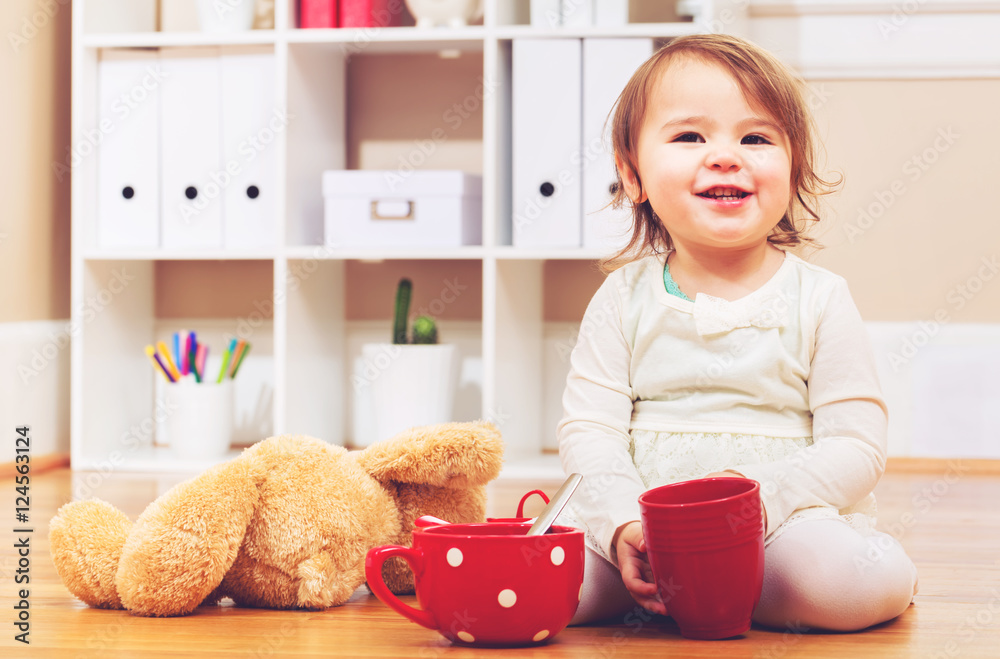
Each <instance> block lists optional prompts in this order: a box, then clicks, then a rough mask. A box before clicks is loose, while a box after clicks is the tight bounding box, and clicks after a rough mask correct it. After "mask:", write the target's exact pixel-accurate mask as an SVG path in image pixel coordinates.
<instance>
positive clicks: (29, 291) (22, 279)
mask: <svg viewBox="0 0 1000 659" xmlns="http://www.w3.org/2000/svg"><path fill="white" fill-rule="evenodd" d="M52 4H53V5H55V7H56V9H55V11H54V13H53V14H52V15H51V16H48V15H46V14H45V13H43V12H41V11H40V3H39V2H37V0H4V2H3V3H0V27H2V29H0V35H2V36H3V44H2V47H0V81H3V87H4V93H3V101H2V102H0V126H2V127H3V128H2V130H0V136H2V137H0V140H2V143H0V153H2V154H3V158H2V161H0V181H2V182H3V184H2V188H0V190H2V202H0V208H2V210H0V282H2V283H0V322H16V321H29V320H51V319H58V318H69V313H70V311H69V246H70V240H69V227H70V223H69V176H63V177H62V180H61V181H60V180H59V179H58V178H57V176H56V175H55V174H54V173H53V163H54V162H64V161H65V157H66V148H67V146H68V145H69V119H70V77H69V73H70V5H69V4H68V3H66V4H59V3H52ZM33 17H34V18H35V22H36V23H37V24H38V25H39V26H40V27H37V28H36V27H35V26H34V25H32V24H31V23H25V21H30V20H31V19H32V18H33ZM26 26H27V27H26ZM12 34H13V35H15V36H16V38H15V39H14V40H13V41H12V40H11V35H12ZM22 35H25V36H24V37H22ZM22 38H23V39H24V40H23V42H22V41H21V39H22Z"/></svg>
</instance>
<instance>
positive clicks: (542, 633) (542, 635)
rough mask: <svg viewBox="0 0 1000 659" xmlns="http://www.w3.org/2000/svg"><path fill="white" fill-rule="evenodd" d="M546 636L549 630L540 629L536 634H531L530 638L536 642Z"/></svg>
mask: <svg viewBox="0 0 1000 659" xmlns="http://www.w3.org/2000/svg"><path fill="white" fill-rule="evenodd" d="M548 637H549V630H547V629H543V630H542V631H540V632H538V633H537V634H535V635H534V636H532V637H531V640H532V641H534V642H535V643H537V642H538V641H541V640H544V639H546V638H548Z"/></svg>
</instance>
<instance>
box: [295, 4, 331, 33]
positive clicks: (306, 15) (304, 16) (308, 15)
mask: <svg viewBox="0 0 1000 659" xmlns="http://www.w3.org/2000/svg"><path fill="white" fill-rule="evenodd" d="M299 27H305V28H308V27H337V0H299Z"/></svg>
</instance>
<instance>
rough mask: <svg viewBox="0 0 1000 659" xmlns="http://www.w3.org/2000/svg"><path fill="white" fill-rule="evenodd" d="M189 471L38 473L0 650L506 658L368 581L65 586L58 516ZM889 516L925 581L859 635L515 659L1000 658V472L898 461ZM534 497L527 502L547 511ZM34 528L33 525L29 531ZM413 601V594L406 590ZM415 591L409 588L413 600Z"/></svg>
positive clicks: (4, 488) (636, 629) (131, 508)
mask: <svg viewBox="0 0 1000 659" xmlns="http://www.w3.org/2000/svg"><path fill="white" fill-rule="evenodd" d="M182 478H183V477H181V476H172V475H158V476H141V475H134V474H128V475H126V474H114V473H112V474H103V475H102V474H99V473H95V472H90V473H86V472H72V471H69V470H66V469H60V470H54V471H51V472H47V473H45V474H39V475H33V476H32V480H31V503H32V511H31V516H32V517H31V522H32V524H31V527H33V528H34V529H35V530H34V533H33V534H32V537H31V541H30V545H31V554H30V560H31V564H30V578H31V583H30V591H31V596H30V606H31V608H30V611H31V618H30V623H31V634H30V639H31V645H30V646H24V645H23V644H21V643H17V642H15V641H14V635H15V634H16V633H17V632H16V630H15V628H14V626H13V624H12V623H13V621H14V609H13V606H14V604H15V603H16V601H17V599H18V598H17V597H16V595H17V590H18V589H19V588H20V587H21V586H18V585H16V584H15V583H14V577H15V576H16V574H17V573H16V570H17V569H18V560H19V556H18V555H17V550H16V549H15V548H14V543H15V542H16V537H15V534H14V533H13V532H12V530H13V529H14V528H16V526H17V525H16V524H13V523H11V522H5V523H4V524H3V530H2V532H0V533H2V537H3V538H4V540H3V543H2V546H0V576H2V579H0V583H2V586H0V610H2V611H3V612H4V613H3V615H2V617H0V629H2V630H3V635H2V637H0V656H2V657H4V658H5V659H6V658H7V657H10V658H11V659H15V658H18V657H44V658H46V659H48V658H53V659H61V658H63V657H72V658H74V659H76V658H81V659H82V658H91V657H93V658H95V659H96V658H98V657H100V658H101V659H105V658H117V657H144V658H145V657H150V658H157V657H195V656H201V655H206V656H208V655H220V656H228V657H245V658H248V659H249V658H253V659H256V658H257V657H314V656H315V657H320V656H323V657H330V656H336V657H401V658H406V659H414V658H420V659H423V658H434V657H445V656H446V657H449V658H450V657H455V658H460V659H461V658H466V657H486V656H496V655H497V654H498V652H497V651H496V650H483V649H472V648H464V647H458V646H452V645H450V644H449V643H448V642H447V641H446V640H444V639H443V638H442V637H440V636H438V635H437V634H436V633H435V632H433V631H430V630H427V629H424V628H422V627H419V626H417V625H415V624H413V623H411V622H409V621H407V620H405V619H403V618H402V617H400V616H398V615H396V614H395V613H393V612H392V611H390V610H389V609H388V608H387V607H385V606H384V605H383V604H382V603H381V602H379V601H378V600H377V599H376V598H374V597H373V596H372V595H370V594H369V593H368V591H367V590H366V589H365V588H361V589H359V590H358V591H357V592H356V593H355V594H354V596H353V597H352V598H351V600H350V601H349V602H348V603H347V604H345V605H344V606H342V607H338V608H334V609H329V610H326V611H319V612H315V611H314V612H305V611H270V610H258V609H241V608H238V607H235V606H232V605H228V606H226V605H223V606H211V607H202V608H200V609H198V611H197V612H196V614H195V615H193V616H188V617H184V618H168V619H151V618H137V617H133V616H130V615H129V614H128V613H125V612H121V611H103V610H96V609H90V608H88V607H86V606H85V605H83V604H82V603H81V602H79V601H78V600H76V599H75V598H73V597H72V596H71V595H70V594H69V592H68V591H66V589H65V588H64V587H63V586H62V584H61V582H60V581H59V578H58V575H57V574H56V572H55V568H54V567H53V565H52V563H51V561H50V559H49V556H48V542H47V538H46V536H47V523H48V520H49V519H51V517H52V516H53V515H54V513H55V511H56V509H57V508H58V507H59V506H60V505H61V504H63V503H65V502H67V501H70V500H72V499H75V498H86V497H89V496H96V497H99V498H101V499H104V500H106V501H109V502H111V503H113V504H114V505H116V506H118V507H119V508H121V509H122V510H123V511H124V512H125V513H126V514H128V515H129V516H130V517H132V518H133V519H134V518H135V517H136V516H137V515H138V514H139V513H140V512H141V511H142V510H143V509H144V508H145V507H146V506H147V505H148V504H149V503H150V502H151V501H152V500H153V499H155V498H156V497H157V496H158V495H159V494H162V493H163V492H165V491H166V490H168V489H169V488H170V487H172V486H173V485H174V484H175V483H176V482H179V480H182ZM558 485H559V483H541V484H527V483H523V484H522V483H516V484H497V485H496V486H495V487H493V488H491V490H490V491H491V499H490V512H489V514H491V515H493V516H512V515H513V514H514V510H515V508H516V506H517V500H518V498H520V495H521V494H523V493H524V492H526V491H528V490H529V489H532V488H533V487H537V486H542V487H543V489H545V490H546V491H547V492H549V493H550V494H551V493H552V492H553V491H554V490H555V489H556V487H557V486H558ZM14 487H15V484H14V482H13V481H12V480H11V479H4V480H0V510H3V511H9V512H6V513H3V514H2V515H0V516H2V517H6V518H7V519H12V516H13V508H14V497H15V492H14ZM877 495H878V498H879V507H880V512H879V528H880V529H882V530H885V531H887V532H890V533H892V534H893V535H894V536H896V537H897V538H899V539H900V541H901V542H902V543H903V545H904V547H905V548H906V549H907V551H908V552H909V553H910V555H911V556H912V557H913V559H914V561H915V562H916V563H917V566H918V568H919V570H920V593H919V594H918V595H917V597H916V599H915V604H914V605H912V606H911V607H910V608H909V609H908V610H907V611H906V612H905V613H904V614H903V615H902V616H900V617H899V618H897V619H896V620H893V621H890V622H888V623H885V624H883V625H880V626H878V627H876V628H873V629H870V630H867V631H865V632H862V633H855V634H828V633H815V632H811V631H808V630H801V629H790V630H769V629H763V628H757V627H755V628H754V629H752V630H751V631H750V632H749V633H747V634H746V635H745V636H743V637H740V638H737V639H731V640H726V641H716V642H705V641H689V640H686V639H683V638H681V637H680V636H679V635H678V633H677V629H676V627H675V626H674V625H673V623H672V622H671V621H669V620H668V619H662V618H655V619H652V620H648V621H643V620H641V619H640V618H638V617H637V618H636V619H635V620H634V622H633V624H631V625H617V626H604V627H581V628H570V629H566V630H564V631H563V632H562V633H561V634H559V635H558V636H557V637H556V638H554V639H553V640H552V641H551V642H549V643H548V644H546V645H543V646H539V647H534V648H520V649H510V650H504V651H502V654H503V655H504V656H508V655H509V656H516V657H574V658H575V657H593V658H595V659H598V658H600V659H610V658H612V657H614V658H622V659H631V658H636V659H638V658H640V657H641V658H643V659H646V658H648V657H654V656H670V657H710V656H719V655H722V656H731V657H748V658H749V657H753V658H756V659H762V658H767V659H780V658H781V657H794V656H802V657H816V658H819V659H825V658H830V659H833V658H837V659H840V658H842V657H851V658H852V659H863V658H865V657H880V658H883V657H930V658H938V657H940V658H944V657H962V658H964V657H997V656H1000V651H998V650H996V649H995V648H996V647H997V646H998V645H1000V560H998V559H1000V504H998V502H1000V475H997V474H996V473H992V474H991V473H989V472H988V471H984V470H982V469H979V468H975V469H974V468H969V467H968V466H967V465H964V464H963V463H962V462H961V461H952V462H940V463H933V470H932V471H926V470H925V471H915V470H914V469H913V468H912V466H910V467H908V468H907V469H902V470H898V471H890V473H888V474H887V475H886V476H885V477H884V478H883V480H882V482H881V483H880V484H879V487H878V490H877ZM541 505H542V502H541V500H540V499H539V498H538V497H534V498H533V500H531V501H529V503H528V505H527V506H526V511H525V512H526V514H528V515H533V514H537V511H538V509H539V508H540V507H541ZM22 535H23V534H22ZM404 599H406V598H404ZM412 599H413V598H409V600H410V603H413V602H412Z"/></svg>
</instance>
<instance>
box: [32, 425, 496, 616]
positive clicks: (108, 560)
mask: <svg viewBox="0 0 1000 659" xmlns="http://www.w3.org/2000/svg"><path fill="white" fill-rule="evenodd" d="M502 460H503V442H502V440H501V438H500V433H499V432H498V431H497V430H496V428H494V427H493V426H492V425H491V424H489V423H486V422H474V423H451V424H443V425H438V426H426V427H422V428H414V429H412V430H410V431H407V432H404V433H401V434H400V435H398V436H396V437H395V438H393V439H391V440H388V441H385V442H380V443H377V444H373V445H372V446H370V447H368V448H367V449H365V450H363V451H357V452H349V451H347V450H346V449H344V448H341V447H338V446H331V445H329V444H327V443H326V442H323V441H320V440H318V439H313V438H310V437H305V436H301V435H297V436H292V435H282V436H280V437H271V438H269V439H266V440H264V441H262V442H260V443H258V444H256V445H254V446H252V447H251V448H248V449H246V450H245V451H243V453H242V454H241V455H240V456H239V457H237V458H235V459H233V460H231V461H229V462H227V463H225V464H221V465H218V466H216V467H214V468H212V469H210V470H209V471H207V472H205V473H203V474H201V475H200V476H198V477H196V478H194V479H192V480H189V481H186V482H184V483H180V484H179V485H177V486H175V487H174V488H172V489H171V490H169V491H168V492H166V493H165V494H163V495H162V496H160V497H159V498H158V499H157V500H156V501H154V502H153V503H151V504H150V505H149V507H148V508H146V510H145V511H144V512H143V513H142V515H140V516H139V519H138V520H137V521H136V523H135V524H134V525H133V524H132V523H131V522H130V521H129V520H128V518H127V517H126V516H125V515H124V513H122V512H121V511H119V510H118V509H116V508H115V507H114V506H112V505H110V504H108V503H105V502H103V501H99V500H96V499H92V500H88V501H78V502H73V503H69V504H66V505H64V506H62V508H60V509H59V511H58V512H57V513H56V516H55V518H53V520H52V523H51V525H50V531H49V540H50V544H51V552H52V559H53V562H54V563H55V566H56V570H57V571H58V573H59V576H60V577H61V578H62V580H63V583H64V584H65V585H66V587H67V588H68V589H69V590H70V592H72V593H73V594H74V595H75V596H77V597H79V598H80V599H81V600H83V601H84V602H86V603H87V604H89V605H90V606H94V607H100V608H108V609H127V610H128V611H130V612H131V613H133V614H135V615H143V616H176V615H184V614H188V613H191V612H192V611H194V609H195V608H196V607H198V606H199V605H201V604H212V603H216V602H218V601H219V600H221V599H222V598H224V597H230V598H232V599H233V600H234V601H235V602H236V604H237V605H243V606H253V607H265V608H274V609H292V608H307V609H321V608H325V607H329V606H336V605H339V604H342V603H344V602H345V601H346V600H347V599H348V598H349V597H350V596H351V594H352V593H353V592H354V591H355V590H356V589H357V588H358V587H359V586H360V585H361V584H362V583H364V581H365V579H364V561H365V555H366V554H367V552H368V550H369V549H371V548H372V547H376V546H380V545H385V544H402V545H406V546H409V545H410V541H411V536H410V533H411V531H412V529H413V520H414V519H416V518H417V517H419V516H420V515H434V516H435V517H440V518H442V519H446V520H448V521H450V522H455V523H458V522H477V521H483V519H484V516H485V511H486V494H485V485H486V484H487V483H488V482H489V481H491V480H492V479H494V478H496V477H497V475H498V474H499V472H500V466H501V463H502ZM384 576H385V582H386V585H388V586H389V588H390V589H392V590H393V591H394V592H397V593H404V592H412V588H413V582H412V574H410V572H409V568H407V567H406V565H405V564H404V563H401V562H396V563H393V564H392V565H390V563H387V564H386V570H385V573H384Z"/></svg>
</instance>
